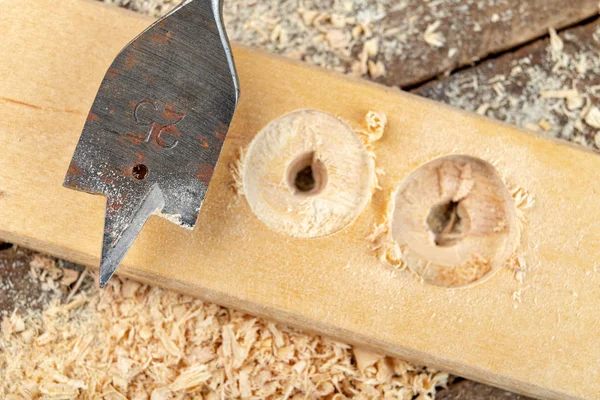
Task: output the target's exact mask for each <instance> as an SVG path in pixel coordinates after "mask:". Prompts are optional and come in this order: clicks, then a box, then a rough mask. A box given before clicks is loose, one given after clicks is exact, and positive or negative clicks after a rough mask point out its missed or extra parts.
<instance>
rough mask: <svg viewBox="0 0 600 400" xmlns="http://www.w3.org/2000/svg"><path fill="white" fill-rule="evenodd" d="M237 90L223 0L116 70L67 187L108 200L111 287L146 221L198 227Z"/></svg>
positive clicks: (136, 46) (181, 12) (211, 2)
mask: <svg viewBox="0 0 600 400" xmlns="http://www.w3.org/2000/svg"><path fill="white" fill-rule="evenodd" d="M238 94H239V89H238V82H237V77H236V73H235V68H234V64H233V58H232V55H231V50H230V48H229V43H228V41H227V37H226V34H225V30H224V28H223V23H222V19H221V1H220V0H186V1H184V2H183V3H182V4H181V5H180V6H179V7H177V8H176V9H175V10H173V11H172V12H171V13H170V14H168V15H167V16H166V17H164V18H162V19H160V20H159V21H157V22H156V23H155V24H153V25H152V26H151V27H150V28H148V29H147V30H145V31H144V32H143V33H142V34H140V35H139V36H138V37H137V38H136V39H134V40H133V41H132V42H131V43H130V44H129V45H128V46H127V47H126V48H125V49H123V50H122V51H121V53H119V55H118V56H117V57H116V59H115V60H114V62H113V63H112V65H111V67H110V68H109V70H108V72H107V73H106V76H105V77H104V80H103V81H102V84H101V86H100V89H99V90H98V94H97V95H96V99H95V100H94V104H93V105H92V108H91V111H90V113H89V116H88V118H87V121H86V123H85V126H84V128H83V132H82V134H81V138H80V139H79V143H78V144H77V148H76V149H75V154H74V155H73V159H72V161H71V165H70V166H69V169H68V172H67V175H66V177H65V181H64V186H66V187H69V188H73V189H77V190H82V191H85V192H88V193H93V194H102V195H105V196H106V197H107V207H106V219H105V227H104V236H103V237H104V239H103V247H102V259H101V284H102V286H104V285H105V284H106V282H107V281H108V279H109V278H110V277H111V276H112V274H113V273H114V271H115V270H116V269H117V267H118V265H119V263H120V262H121V261H122V259H123V257H124V256H125V253H126V252H127V250H128V249H129V247H130V246H131V244H132V243H133V241H134V240H135V237H136V236H137V235H138V233H139V231H140V230H141V229H142V226H143V225H144V223H145V221H146V220H147V219H148V217H149V216H150V215H151V214H153V213H156V214H158V215H160V216H162V217H165V218H167V219H168V220H170V221H171V222H174V223H177V224H179V225H181V226H183V227H186V228H190V229H191V228H192V227H193V226H194V225H195V224H196V220H197V218H198V213H199V210H200V207H201V206H202V202H203V200H204V197H205V195H206V192H207V190H208V185H209V183H210V180H211V177H212V174H213V171H214V168H215V166H216V163H217V160H218V158H219V155H220V152H221V148H222V146H223V141H224V140H225V135H226V134H227V131H228V129H229V124H230V123H231V119H232V118H233V113H234V110H235V107H236V105H237V99H238Z"/></svg>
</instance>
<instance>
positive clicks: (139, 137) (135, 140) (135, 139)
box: [120, 132, 144, 145]
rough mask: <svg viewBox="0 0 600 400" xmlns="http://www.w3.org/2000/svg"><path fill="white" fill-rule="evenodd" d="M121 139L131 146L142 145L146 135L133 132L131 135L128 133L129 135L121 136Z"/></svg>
mask: <svg viewBox="0 0 600 400" xmlns="http://www.w3.org/2000/svg"><path fill="white" fill-rule="evenodd" d="M120 139H121V140H124V141H127V142H129V143H131V144H135V145H140V144H142V143H143V142H144V134H143V133H133V132H131V133H128V134H127V135H123V136H121V137H120Z"/></svg>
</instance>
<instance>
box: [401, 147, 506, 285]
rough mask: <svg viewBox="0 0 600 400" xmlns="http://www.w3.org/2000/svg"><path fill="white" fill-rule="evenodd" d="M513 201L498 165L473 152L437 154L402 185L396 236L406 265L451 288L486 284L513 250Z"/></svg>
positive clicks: (431, 280) (427, 280)
mask: <svg viewBox="0 0 600 400" xmlns="http://www.w3.org/2000/svg"><path fill="white" fill-rule="evenodd" d="M517 232H518V231H517V218H516V209H515V203H514V200H513V199H512V196H511V194H510V191H509V190H508V188H507V187H506V185H505V183H504V182H503V181H502V179H501V178H500V176H499V174H498V173H497V171H496V170H495V168H494V167H493V166H492V165H491V164H490V163H488V162H487V161H484V160H482V159H479V158H476V157H473V156H469V155H450V156H444V157H440V158H436V159H434V160H432V161H430V162H428V163H426V164H423V165H421V166H420V167H418V168H417V169H415V170H414V171H412V172H411V173H410V174H409V175H408V176H407V177H406V178H405V180H404V181H403V182H401V183H400V184H399V186H398V189H397V192H396V196H395V200H394V212H393V215H392V237H393V238H394V240H395V241H396V243H397V244H398V247H399V248H400V249H402V261H403V263H404V264H405V265H406V266H407V267H408V268H409V269H410V270H411V271H412V272H414V273H415V274H416V275H418V276H420V277H421V278H422V279H423V281H424V282H426V283H429V284H433V285H436V286H442V287H447V288H455V287H464V286H469V285H473V284H475V283H480V282H483V281H484V280H485V279H487V278H489V277H490V276H492V275H493V274H494V273H495V272H497V271H499V270H500V269H501V268H502V266H503V265H504V264H505V262H506V260H507V259H508V258H509V257H510V256H511V254H512V253H513V252H514V250H515V248H516V245H517V239H518V233H517Z"/></svg>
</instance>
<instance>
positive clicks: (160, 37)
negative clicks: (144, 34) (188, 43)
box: [150, 31, 172, 44]
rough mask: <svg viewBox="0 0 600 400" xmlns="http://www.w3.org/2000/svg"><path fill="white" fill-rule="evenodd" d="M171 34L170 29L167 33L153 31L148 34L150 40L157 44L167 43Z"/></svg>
mask: <svg viewBox="0 0 600 400" xmlns="http://www.w3.org/2000/svg"><path fill="white" fill-rule="evenodd" d="M171 35H172V33H171V31H167V33H165V34H159V33H155V34H153V35H151V36H150V41H151V42H154V43H159V44H167V43H169V40H170V39H171Z"/></svg>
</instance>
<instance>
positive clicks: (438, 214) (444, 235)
mask: <svg viewBox="0 0 600 400" xmlns="http://www.w3.org/2000/svg"><path fill="white" fill-rule="evenodd" d="M469 222H470V221H469V217H468V215H467V213H466V211H465V210H464V207H462V206H461V204H460V202H457V201H449V202H444V203H441V204H438V205H436V206H434V207H432V208H431V211H429V215H428V216H427V228H428V229H429V231H430V232H431V233H432V236H433V242H434V243H435V245H436V246H439V247H450V246H454V245H456V244H457V243H458V242H460V241H461V240H462V239H463V238H464V237H465V236H466V235H467V233H468V232H469V225H470V224H469Z"/></svg>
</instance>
